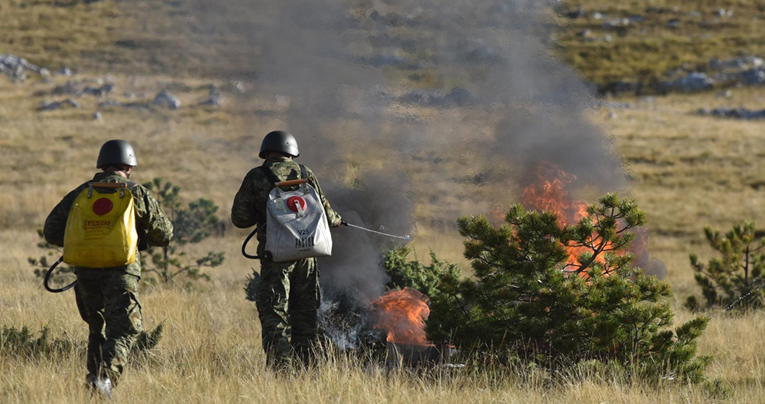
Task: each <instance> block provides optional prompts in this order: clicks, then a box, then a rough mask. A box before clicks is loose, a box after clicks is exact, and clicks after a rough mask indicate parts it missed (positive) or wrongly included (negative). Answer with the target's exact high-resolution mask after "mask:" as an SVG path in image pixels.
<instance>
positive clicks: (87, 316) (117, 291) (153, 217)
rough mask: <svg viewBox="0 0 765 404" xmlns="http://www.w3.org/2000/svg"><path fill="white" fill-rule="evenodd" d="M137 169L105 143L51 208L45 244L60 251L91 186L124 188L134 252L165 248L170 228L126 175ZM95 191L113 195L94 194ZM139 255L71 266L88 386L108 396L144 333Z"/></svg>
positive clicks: (127, 154) (118, 143)
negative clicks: (84, 334) (121, 262)
mask: <svg viewBox="0 0 765 404" xmlns="http://www.w3.org/2000/svg"><path fill="white" fill-rule="evenodd" d="M136 165H137V161H136V158H135V153H134V151H133V147H132V146H131V145H130V143H128V142H126V141H124V140H110V141H108V142H106V143H104V145H103V146H102V147H101V151H100V152H99V154H98V162H97V164H96V167H97V168H99V169H101V170H102V172H99V173H96V174H95V176H94V177H93V179H92V180H91V181H88V182H86V183H84V184H82V185H80V186H79V187H77V188H76V189H75V190H73V191H72V192H70V193H69V194H67V195H66V196H65V197H64V199H62V200H61V202H59V204H58V205H56V207H55V208H53V211H51V213H50V215H48V219H47V220H46V221H45V228H44V230H43V232H44V235H45V239H46V240H47V241H48V242H49V243H51V244H53V245H57V246H59V247H63V246H64V232H65V229H66V223H67V218H68V216H69V212H70V210H71V207H72V204H73V203H74V200H75V199H76V198H77V196H78V195H79V194H80V193H81V192H82V191H83V190H84V189H86V188H87V187H88V183H90V182H110V183H127V186H128V188H129V189H130V190H131V192H132V194H133V203H134V206H135V223H136V230H137V232H138V234H139V240H138V250H139V251H140V250H144V249H146V248H148V247H149V246H158V247H159V246H166V245H168V243H169V242H170V239H171V238H172V236H173V225H172V224H171V223H170V220H169V219H168V218H167V216H165V213H164V212H163V211H162V208H161V207H160V206H159V203H158V202H157V201H156V199H154V197H153V196H151V194H150V193H149V191H148V190H147V189H146V188H144V187H143V186H141V185H138V184H135V183H133V182H130V181H129V180H128V179H129V178H130V173H131V171H132V169H133V167H135V166H136ZM97 191H98V192H102V193H103V192H110V191H111V192H116V190H114V189H113V190H109V189H105V188H104V189H98V188H97ZM139 256H140V254H136V260H135V262H134V263H132V264H129V265H127V266H122V267H116V268H83V267H75V273H76V275H77V285H76V286H75V289H74V290H75V295H76V300H77V308H78V309H79V311H80V316H81V317H82V319H83V320H85V322H87V323H88V327H89V329H90V333H89V335H88V357H87V367H88V375H87V379H86V380H87V382H88V385H89V386H90V387H91V388H93V389H94V390H98V391H99V392H101V393H103V394H106V395H109V396H111V390H112V386H114V387H116V386H117V383H118V381H119V377H120V375H121V374H122V372H123V370H124V368H125V364H126V363H127V356H128V353H129V352H130V349H131V347H132V346H133V343H134V342H135V339H136V336H137V335H138V334H139V333H140V332H141V331H142V330H143V324H142V321H143V320H142V316H141V303H140V301H139V300H138V283H139V281H140V280H141V262H140V258H139Z"/></svg>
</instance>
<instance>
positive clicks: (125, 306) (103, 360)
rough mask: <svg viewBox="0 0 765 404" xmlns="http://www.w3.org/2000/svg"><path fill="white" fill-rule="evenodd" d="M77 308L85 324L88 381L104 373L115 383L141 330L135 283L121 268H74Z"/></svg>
mask: <svg viewBox="0 0 765 404" xmlns="http://www.w3.org/2000/svg"><path fill="white" fill-rule="evenodd" d="M76 272H77V286H75V289H74V291H75V295H76V297H77V308H78V309H79V310H80V316H81V317H82V319H83V320H85V322H87V323H88V327H89V328H90V332H89V335H88V359H87V366H88V380H92V379H93V378H96V377H104V376H107V377H109V379H111V381H112V385H113V386H116V385H117V383H118V381H119V377H120V375H121V374H122V372H123V371H124V369H125V365H126V364H127V357H128V354H129V353H130V349H131V348H132V346H133V343H134V342H135V339H136V336H137V335H138V334H139V333H140V332H141V331H143V319H142V317H141V303H140V302H139V301H138V283H139V282H140V280H141V278H140V277H138V276H135V275H130V274H128V273H125V271H121V270H108V269H89V268H77V269H76Z"/></svg>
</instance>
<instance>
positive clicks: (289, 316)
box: [256, 258, 320, 370]
mask: <svg viewBox="0 0 765 404" xmlns="http://www.w3.org/2000/svg"><path fill="white" fill-rule="evenodd" d="M260 269H261V270H260V276H261V279H260V287H259V290H258V296H257V299H256V305H257V308H258V315H259V316H260V325H261V329H262V336H263V350H264V351H265V352H266V358H267V362H268V364H269V365H270V366H271V367H273V368H274V369H278V370H282V369H289V368H290V367H291V366H292V357H293V355H296V356H297V358H298V359H300V360H301V362H303V364H308V361H309V360H310V358H311V350H312V348H313V346H314V343H315V342H316V333H317V328H318V323H317V312H318V309H319V300H320V290H319V271H318V268H317V266H316V259H315V258H308V259H303V260H298V261H287V262H273V261H270V260H261V264H260Z"/></svg>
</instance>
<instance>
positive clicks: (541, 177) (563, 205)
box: [521, 162, 611, 276]
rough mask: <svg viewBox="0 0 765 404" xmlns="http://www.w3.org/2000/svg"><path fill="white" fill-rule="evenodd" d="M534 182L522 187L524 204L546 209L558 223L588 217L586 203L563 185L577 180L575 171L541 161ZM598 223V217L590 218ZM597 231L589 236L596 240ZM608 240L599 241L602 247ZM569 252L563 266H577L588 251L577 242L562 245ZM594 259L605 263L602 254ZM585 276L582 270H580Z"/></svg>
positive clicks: (574, 221)
mask: <svg viewBox="0 0 765 404" xmlns="http://www.w3.org/2000/svg"><path fill="white" fill-rule="evenodd" d="M536 174H537V182H535V183H532V184H531V185H529V186H527V187H526V188H525V189H524V190H523V194H522V195H521V200H522V202H523V205H524V206H526V207H527V208H529V209H534V210H538V211H549V212H552V213H554V214H555V215H556V217H557V218H558V225H559V226H561V227H562V226H567V225H569V224H574V223H576V222H578V221H579V220H581V219H582V218H584V217H588V216H589V214H588V213H587V203H586V202H584V201H578V200H575V199H573V198H572V197H571V196H570V195H569V193H568V192H567V191H566V186H568V185H569V184H570V183H572V182H574V181H576V175H574V174H570V173H567V172H566V171H564V170H563V168H562V167H560V166H559V165H557V164H554V163H549V162H547V163H540V164H539V166H538V167H537V172H536ZM593 221H594V222H596V223H597V219H595V218H593ZM596 238H597V234H593V235H592V238H591V240H595V239H596ZM610 244H611V243H610V242H609V243H606V244H605V245H600V246H602V247H604V248H605V249H608V248H609V247H610ZM565 247H566V250H567V252H568V257H569V258H568V262H567V265H566V267H569V266H574V267H579V266H581V265H582V263H581V262H579V256H580V255H581V254H582V253H584V252H588V251H591V250H590V249H589V248H587V247H583V246H576V245H565ZM595 261H596V262H599V263H601V264H604V263H605V257H604V256H603V254H600V255H598V256H597V257H595ZM582 275H583V276H586V274H585V273H582Z"/></svg>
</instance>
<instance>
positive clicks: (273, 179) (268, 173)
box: [260, 164, 280, 184]
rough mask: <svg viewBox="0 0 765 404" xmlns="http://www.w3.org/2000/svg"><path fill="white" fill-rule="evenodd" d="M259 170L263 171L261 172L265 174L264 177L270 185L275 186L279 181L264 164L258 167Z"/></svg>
mask: <svg viewBox="0 0 765 404" xmlns="http://www.w3.org/2000/svg"><path fill="white" fill-rule="evenodd" d="M260 169H261V170H263V172H264V173H265V174H266V177H267V178H268V181H269V182H270V183H271V184H276V183H277V182H279V181H280V180H279V177H277V176H276V174H274V172H273V171H271V169H270V168H268V167H267V166H266V165H265V164H263V165H262V166H260Z"/></svg>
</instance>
